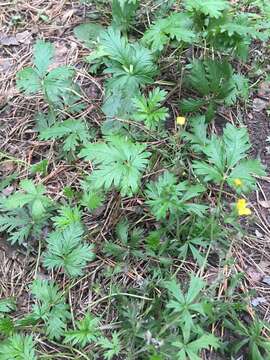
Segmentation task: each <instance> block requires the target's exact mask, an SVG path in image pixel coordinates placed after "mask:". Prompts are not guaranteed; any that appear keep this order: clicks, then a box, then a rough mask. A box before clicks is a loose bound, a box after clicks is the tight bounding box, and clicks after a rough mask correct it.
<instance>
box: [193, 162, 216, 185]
mask: <svg viewBox="0 0 270 360" xmlns="http://www.w3.org/2000/svg"><path fill="white" fill-rule="evenodd" d="M192 166H193V169H194V170H195V172H196V174H198V175H200V176H202V177H203V179H204V181H206V182H208V181H213V182H215V183H217V184H220V183H221V182H222V180H223V173H222V172H220V170H218V169H217V168H216V167H215V166H214V164H207V163H206V162H205V161H202V160H200V161H199V160H195V161H193V163H192Z"/></svg>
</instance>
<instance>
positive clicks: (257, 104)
mask: <svg viewBox="0 0 270 360" xmlns="http://www.w3.org/2000/svg"><path fill="white" fill-rule="evenodd" d="M268 106H269V102H268V101H267V100H263V99H260V98H255V99H254V100H253V111H255V112H261V111H262V110H264V109H266V108H267V107H268Z"/></svg>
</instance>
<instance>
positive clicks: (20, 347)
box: [0, 334, 37, 360]
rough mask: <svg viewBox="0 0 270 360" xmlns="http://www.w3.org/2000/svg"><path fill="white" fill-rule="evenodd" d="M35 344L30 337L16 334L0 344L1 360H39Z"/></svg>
mask: <svg viewBox="0 0 270 360" xmlns="http://www.w3.org/2000/svg"><path fill="white" fill-rule="evenodd" d="M34 346H35V342H34V340H33V337H32V336H30V335H25V336H23V335H21V334H14V335H12V336H10V337H9V338H8V339H7V340H6V341H3V342H2V343H0V359H1V360H11V359H12V360H37V356H36V352H35V348H34Z"/></svg>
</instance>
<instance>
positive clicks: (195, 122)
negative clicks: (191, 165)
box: [182, 116, 209, 152]
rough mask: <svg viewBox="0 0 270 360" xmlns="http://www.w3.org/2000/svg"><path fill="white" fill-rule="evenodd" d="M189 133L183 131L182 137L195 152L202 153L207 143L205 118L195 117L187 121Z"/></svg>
mask: <svg viewBox="0 0 270 360" xmlns="http://www.w3.org/2000/svg"><path fill="white" fill-rule="evenodd" d="M189 123H190V127H191V131H190V132H187V131H184V132H183V133H182V137H183V138H184V139H185V140H186V141H188V142H190V143H191V147H192V149H193V150H194V151H195V152H202V150H203V148H204V147H205V146H206V145H207V144H208V143H209V139H208V138H207V124H206V120H205V116H196V117H193V118H191V119H190V120H189Z"/></svg>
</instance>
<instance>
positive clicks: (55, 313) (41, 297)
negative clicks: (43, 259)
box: [26, 279, 71, 340]
mask: <svg viewBox="0 0 270 360" xmlns="http://www.w3.org/2000/svg"><path fill="white" fill-rule="evenodd" d="M30 289H31V292H32V294H33V295H34V296H35V298H36V299H37V303H36V304H35V305H34V306H33V308H32V313H31V314H30V315H29V317H28V319H29V322H30V324H31V323H33V321H34V323H35V322H36V321H39V320H42V321H43V322H44V323H45V330H46V334H47V335H48V336H49V338H51V339H56V340H58V339H60V338H61V336H62V335H63V334H64V332H65V330H66V326H67V321H68V320H69V319H70V317H71V316H70V312H69V306H68V305H67V304H66V303H65V298H64V296H63V294H62V293H61V292H60V291H59V288H58V286H57V285H56V284H55V283H54V282H53V281H49V280H40V279H37V280H34V281H33V283H32V285H31V287H30ZM26 321H27V318H26Z"/></svg>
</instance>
